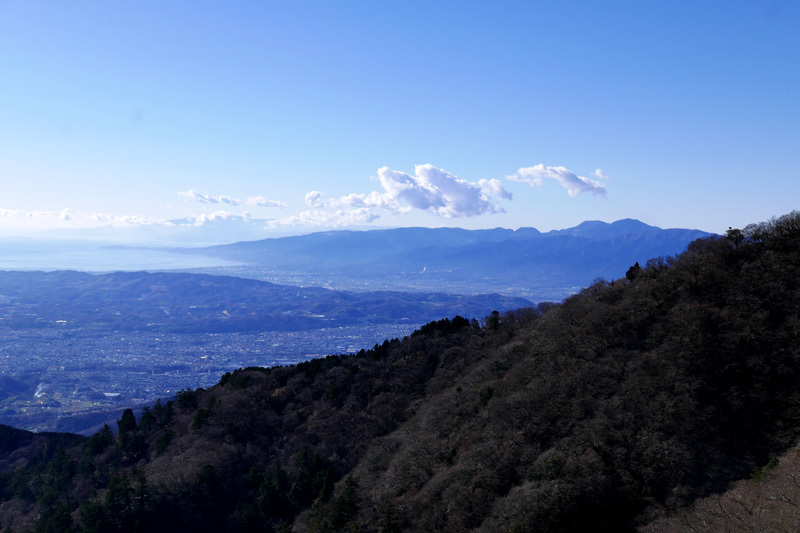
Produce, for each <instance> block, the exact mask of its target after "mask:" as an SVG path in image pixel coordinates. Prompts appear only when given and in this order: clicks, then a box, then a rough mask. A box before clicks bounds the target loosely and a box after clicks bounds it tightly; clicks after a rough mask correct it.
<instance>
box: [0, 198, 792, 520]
mask: <svg viewBox="0 0 800 533" xmlns="http://www.w3.org/2000/svg"><path fill="white" fill-rule="evenodd" d="M799 337H800V213H792V214H790V215H787V216H784V217H781V218H779V219H775V220H773V221H770V222H767V223H762V224H756V225H752V226H748V227H747V228H744V229H743V230H741V231H740V230H730V231H729V232H728V234H727V236H726V237H710V238H706V239H701V240H697V241H695V242H693V243H692V244H691V245H690V246H689V248H688V250H687V251H686V252H685V253H683V254H681V255H680V256H678V257H675V258H658V259H654V260H651V261H649V262H648V263H647V264H646V265H641V266H640V265H633V266H632V267H631V268H630V270H628V273H627V276H626V277H625V278H622V279H619V280H615V281H613V282H606V281H600V282H597V283H595V284H594V285H592V286H590V287H587V288H586V289H584V290H583V291H582V292H581V293H580V294H578V295H576V296H574V297H571V298H569V299H567V300H566V301H564V302H563V304H559V305H546V306H539V307H538V308H534V309H531V308H529V309H521V310H518V311H514V312H508V313H503V314H500V313H497V314H492V315H490V316H489V317H487V318H486V319H484V320H483V321H482V322H481V323H480V324H479V323H477V322H474V321H468V320H466V319H463V318H460V317H456V318H455V319H453V320H441V321H438V322H433V323H430V324H428V325H426V326H425V327H423V328H422V329H420V330H419V331H418V332H416V333H414V334H413V335H411V336H409V337H407V338H405V339H402V340H393V341H387V342H386V343H384V344H383V345H380V346H375V347H374V348H373V349H372V350H369V351H362V352H360V353H359V354H356V355H353V356H343V357H335V356H332V357H328V358H325V359H318V360H313V361H310V362H307V363H302V364H300V365H296V366H291V367H281V368H273V369H244V370H240V371H237V372H235V373H232V374H226V375H225V376H223V377H222V379H221V380H220V383H219V384H218V385H217V386H215V387H212V388H210V389H208V390H197V391H183V392H181V393H180V394H179V395H178V396H177V398H176V399H175V400H174V401H170V402H166V403H163V404H162V403H159V404H156V405H155V406H153V407H152V408H151V409H149V410H148V411H146V412H145V413H144V414H142V415H141V416H140V417H139V419H138V420H137V419H136V418H135V417H134V416H133V413H132V412H127V413H126V414H125V415H123V416H122V418H121V419H120V421H119V423H118V429H119V433H118V435H117V436H115V435H113V434H112V432H111V431H110V430H104V431H102V432H100V433H98V434H96V435H95V436H93V437H91V438H89V439H88V440H86V441H81V442H77V443H71V442H60V443H58V442H52V443H48V445H47V446H46V447H45V448H44V449H45V451H46V453H44V452H31V453H23V452H22V451H19V450H17V449H16V448H14V447H13V446H11V447H9V446H4V447H2V448H0V467H2V474H0V498H1V499H2V501H3V503H2V504H0V523H2V524H3V526H4V527H7V528H8V529H9V530H10V531H25V530H26V528H29V529H30V530H33V531H264V530H267V531H270V530H272V531H288V530H295V531H311V532H323V531H383V532H391V531H420V532H423V531H452V532H457V531H470V530H474V531H513V532H528V531H530V532H533V531H537V532H538V531H632V530H634V529H635V528H637V527H639V526H644V525H646V524H648V523H650V522H652V521H654V520H656V519H658V518H660V517H663V516H666V515H669V514H670V513H672V512H674V511H676V510H678V509H680V508H682V507H684V506H687V505H690V504H691V503H692V502H693V501H695V500H696V499H697V498H699V497H703V496H707V495H710V494H712V493H714V492H722V491H724V490H726V488H728V486H729V485H730V484H731V483H732V482H734V481H736V480H737V479H742V478H746V477H748V476H750V475H751V474H755V475H758V474H759V472H765V471H766V470H768V469H769V468H771V466H774V464H775V459H774V457H776V456H778V455H780V454H781V453H783V452H784V451H786V450H787V449H789V448H790V447H792V446H793V445H795V444H796V442H797V441H798V438H800V386H798V383H800V342H798V341H799V340H800V338H799Z"/></svg>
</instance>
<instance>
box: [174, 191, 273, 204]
mask: <svg viewBox="0 0 800 533" xmlns="http://www.w3.org/2000/svg"><path fill="white" fill-rule="evenodd" d="M178 194H179V195H180V196H185V197H187V198H189V199H191V200H196V201H198V202H200V203H203V204H228V205H240V204H242V203H244V204H245V205H251V206H259V207H279V208H281V209H283V208H285V207H286V205H285V204H284V203H283V202H279V201H278V200H270V199H269V198H267V197H265V196H250V197H248V198H247V199H245V200H244V201H242V200H239V199H238V198H234V197H233V196H224V195H221V196H211V195H210V194H203V193H201V192H197V191H195V190H194V189H189V190H188V191H179V192H178Z"/></svg>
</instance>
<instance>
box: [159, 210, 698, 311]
mask: <svg viewBox="0 0 800 533" xmlns="http://www.w3.org/2000/svg"><path fill="white" fill-rule="evenodd" d="M709 235H711V234H710V233H708V232H704V231H700V230H692V229H661V228H657V227H655V226H650V225H648V224H645V223H643V222H640V221H638V220H633V219H624V220H618V221H616V222H613V223H607V222H601V221H587V222H583V223H581V224H580V225H578V226H575V227H573V228H567V229H563V230H554V231H549V232H546V233H543V232H540V231H539V230H537V229H536V228H520V229H517V230H510V229H503V228H496V229H488V230H466V229H459V228H397V229H385V230H371V231H328V232H320V233H312V234H309V235H302V236H295V237H282V238H275V239H264V240H258V241H248V242H237V243H234V244H227V245H219V246H211V247H204V248H173V249H170V251H171V252H180V253H191V254H202V255H208V256H214V257H220V258H224V259H229V260H234V261H239V262H243V263H246V264H247V265H246V266H243V267H225V268H224V269H221V270H222V271H224V272H227V273H231V274H234V275H242V276H250V277H257V278H262V279H269V280H271V281H276V282H280V283H301V284H308V285H318V286H328V287H332V288H347V289H361V290H378V289H382V290H383V289H393V290H416V291H434V290H435V291H444V292H449V293H461V294H476V293H486V292H500V293H502V294H514V295H520V296H524V297H526V298H531V299H534V300H538V301H541V300H557V299H561V298H563V297H565V296H568V295H569V294H572V293H574V292H576V291H577V290H579V289H580V288H581V287H584V286H586V285H588V284H590V283H591V282H592V281H593V280H595V279H596V278H601V277H602V278H606V279H615V278H619V277H622V276H623V275H624V274H625V272H626V270H627V269H628V268H629V267H630V266H631V265H633V264H634V263H635V262H640V263H641V264H642V265H644V264H645V262H646V261H647V260H648V259H651V258H654V257H660V256H671V255H675V254H678V253H680V252H682V251H683V250H685V249H686V246H687V245H688V244H689V243H690V242H691V241H693V240H695V239H698V238H701V237H707V236H709Z"/></svg>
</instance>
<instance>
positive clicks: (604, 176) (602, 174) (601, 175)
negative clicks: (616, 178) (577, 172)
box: [592, 168, 611, 180]
mask: <svg viewBox="0 0 800 533" xmlns="http://www.w3.org/2000/svg"><path fill="white" fill-rule="evenodd" d="M592 176H594V177H595V178H600V179H601V180H607V179H608V178H610V177H611V176H609V175H608V174H606V173H605V172H603V171H602V170H600V169H599V168H598V169H595V171H594V172H592Z"/></svg>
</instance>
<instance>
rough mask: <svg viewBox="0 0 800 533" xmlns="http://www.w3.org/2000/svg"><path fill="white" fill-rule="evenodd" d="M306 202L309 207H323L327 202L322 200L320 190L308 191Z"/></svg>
mask: <svg viewBox="0 0 800 533" xmlns="http://www.w3.org/2000/svg"><path fill="white" fill-rule="evenodd" d="M306 204H308V207H323V206H324V205H325V202H323V201H322V193H321V192H319V191H311V192H310V193H307V194H306Z"/></svg>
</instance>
